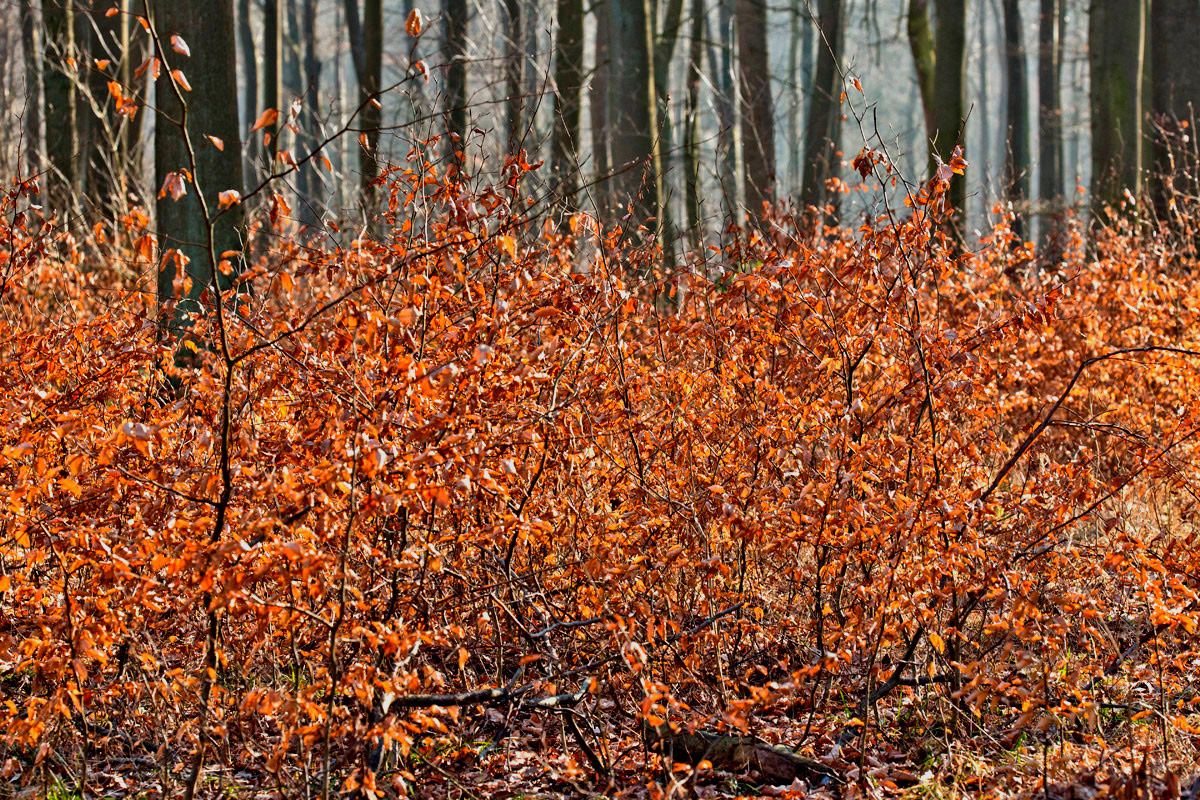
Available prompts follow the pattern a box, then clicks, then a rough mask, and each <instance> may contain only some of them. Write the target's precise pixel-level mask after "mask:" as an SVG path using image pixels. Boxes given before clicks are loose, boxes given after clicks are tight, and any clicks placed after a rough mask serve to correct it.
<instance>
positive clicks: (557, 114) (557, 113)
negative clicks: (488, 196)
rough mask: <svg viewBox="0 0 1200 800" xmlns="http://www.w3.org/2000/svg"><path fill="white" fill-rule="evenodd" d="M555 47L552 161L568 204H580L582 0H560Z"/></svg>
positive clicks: (561, 193) (572, 207)
mask: <svg viewBox="0 0 1200 800" xmlns="http://www.w3.org/2000/svg"><path fill="white" fill-rule="evenodd" d="M557 11H558V40H557V44H556V46H555V49H554V86H555V90H554V137H553V142H552V147H551V149H552V152H551V163H552V164H553V165H554V175H555V179H556V180H557V181H558V191H559V193H560V195H561V196H562V198H563V202H564V205H565V206H566V207H567V208H571V209H574V208H577V207H578V200H577V198H576V197H575V195H576V193H577V192H578V190H579V178H578V176H579V152H578V146H579V112H580V107H581V104H582V100H583V96H582V90H583V0H558V7H557Z"/></svg>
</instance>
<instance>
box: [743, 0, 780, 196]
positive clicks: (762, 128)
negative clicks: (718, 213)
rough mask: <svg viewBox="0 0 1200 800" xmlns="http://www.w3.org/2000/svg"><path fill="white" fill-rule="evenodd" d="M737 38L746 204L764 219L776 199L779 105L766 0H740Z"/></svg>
mask: <svg viewBox="0 0 1200 800" xmlns="http://www.w3.org/2000/svg"><path fill="white" fill-rule="evenodd" d="M737 38H738V64H739V75H740V78H741V80H740V84H741V92H740V95H741V115H742V117H741V118H742V146H743V147H744V148H745V151H744V152H745V162H744V165H743V167H744V170H745V172H744V181H745V186H746V206H747V208H748V210H749V212H750V216H751V218H752V219H761V217H762V214H763V209H764V207H765V206H766V205H770V204H772V203H774V202H775V104H774V101H773V100H772V99H771V69H770V61H769V59H768V58H767V6H766V1H765V0H737Z"/></svg>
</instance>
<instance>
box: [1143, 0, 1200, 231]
mask: <svg viewBox="0 0 1200 800" xmlns="http://www.w3.org/2000/svg"><path fill="white" fill-rule="evenodd" d="M1153 8H1154V13H1153V14H1151V15H1150V19H1151V22H1150V37H1151V42H1152V47H1151V53H1152V57H1151V61H1152V65H1151V69H1150V72H1151V80H1152V90H1151V98H1150V104H1151V115H1152V119H1153V120H1154V124H1155V129H1156V130H1155V136H1154V155H1155V164H1154V167H1155V169H1154V172H1155V175H1154V183H1153V191H1154V205H1155V209H1156V210H1157V212H1158V215H1159V218H1160V219H1165V218H1168V217H1169V216H1170V215H1171V214H1170V212H1169V208H1168V206H1169V202H1170V200H1171V199H1173V196H1174V195H1176V194H1177V193H1185V194H1192V195H1195V194H1196V190H1197V188H1198V187H1197V186H1196V168H1197V166H1198V164H1197V150H1196V129H1195V127H1194V126H1195V124H1196V122H1197V120H1198V118H1200V70H1197V68H1196V47H1197V42H1200V0H1154V6H1153ZM1184 123H1186V126H1187V127H1184ZM1189 176H1190V180H1189Z"/></svg>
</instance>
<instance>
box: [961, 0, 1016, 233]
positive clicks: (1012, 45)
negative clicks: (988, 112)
mask: <svg viewBox="0 0 1200 800" xmlns="http://www.w3.org/2000/svg"><path fill="white" fill-rule="evenodd" d="M1003 4H1004V73H1005V77H1006V80H1005V103H1004V109H1005V116H1006V127H1007V131H1006V134H1007V135H1006V137H1005V148H1004V193H1005V196H1006V197H1007V198H1008V201H1009V202H1010V203H1011V204H1012V206H1013V209H1014V213H1015V216H1014V218H1013V233H1015V234H1016V235H1017V236H1018V237H1020V238H1022V239H1023V238H1024V237H1025V233H1026V226H1025V223H1026V217H1027V214H1028V203H1029V187H1030V184H1031V181H1032V176H1031V175H1030V171H1031V169H1030V167H1031V165H1030V163H1029V89H1028V83H1027V78H1028V73H1027V72H1026V69H1025V44H1024V40H1023V36H1022V33H1021V8H1020V3H1019V2H1018V0H1004V3H1003ZM960 183H961V181H960Z"/></svg>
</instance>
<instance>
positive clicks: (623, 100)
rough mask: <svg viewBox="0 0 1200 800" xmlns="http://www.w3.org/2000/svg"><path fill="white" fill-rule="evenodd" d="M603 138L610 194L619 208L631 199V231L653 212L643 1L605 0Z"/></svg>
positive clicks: (650, 103)
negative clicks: (605, 139)
mask: <svg viewBox="0 0 1200 800" xmlns="http://www.w3.org/2000/svg"><path fill="white" fill-rule="evenodd" d="M607 6H608V36H609V39H608V55H609V64H610V67H611V68H610V69H609V71H608V91H609V98H610V102H609V103H608V119H607V122H608V140H609V147H610V150H611V154H612V166H613V169H614V170H615V171H616V172H617V174H616V175H615V176H614V179H613V193H614V198H615V200H616V202H617V203H618V204H619V206H620V207H621V208H624V207H625V206H626V205H627V204H629V203H631V202H632V204H633V205H632V210H633V217H632V219H631V221H630V223H629V226H628V228H627V229H628V230H634V229H636V227H637V226H638V225H640V224H641V223H642V222H644V221H645V220H646V219H648V218H649V217H652V216H654V215H655V214H656V213H657V210H658V197H657V193H656V191H655V180H656V178H655V176H654V175H653V174H652V170H653V163H652V162H653V157H654V127H653V120H654V115H655V114H654V112H655V108H654V104H655V98H654V76H653V75H652V74H651V63H650V62H651V59H650V41H649V39H650V36H649V28H648V24H649V23H648V21H647V19H646V5H645V3H644V2H643V0H607Z"/></svg>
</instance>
